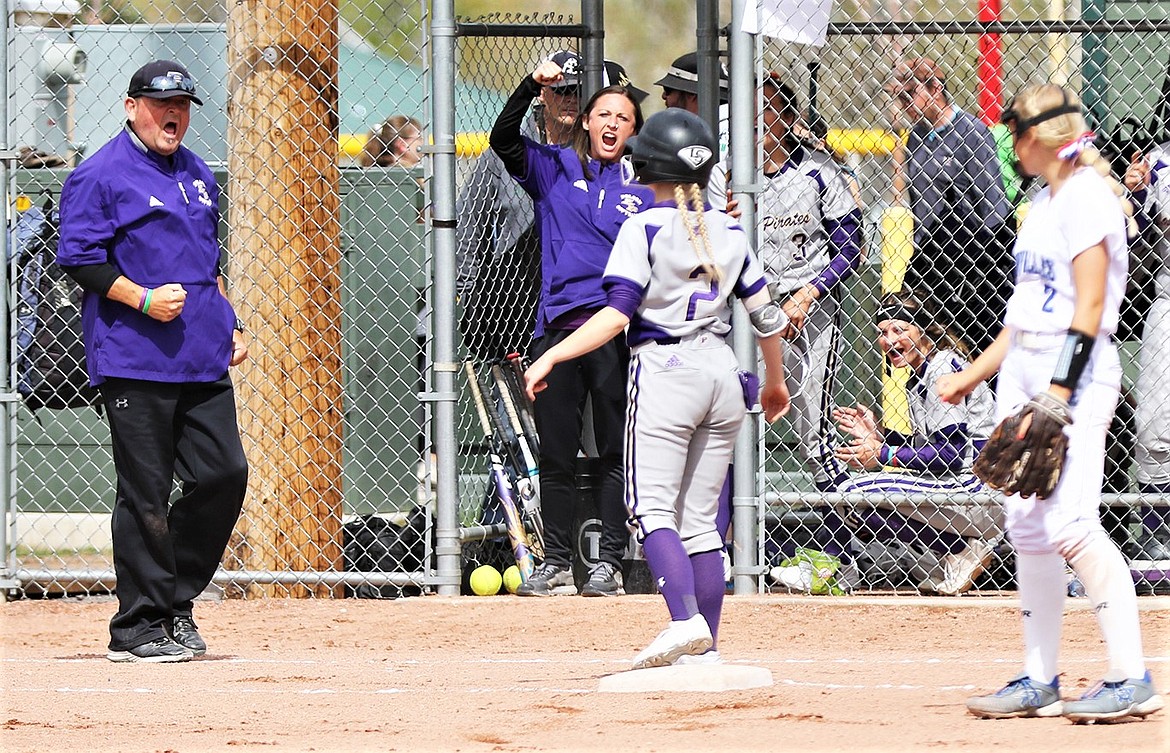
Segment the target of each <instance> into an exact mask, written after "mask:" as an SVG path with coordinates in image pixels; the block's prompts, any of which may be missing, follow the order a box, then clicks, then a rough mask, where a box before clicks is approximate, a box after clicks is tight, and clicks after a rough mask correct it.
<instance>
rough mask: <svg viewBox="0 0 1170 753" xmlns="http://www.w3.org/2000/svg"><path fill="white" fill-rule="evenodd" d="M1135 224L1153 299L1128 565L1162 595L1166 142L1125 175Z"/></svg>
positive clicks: (1168, 464) (1166, 449) (1168, 257)
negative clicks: (1143, 237)
mask: <svg viewBox="0 0 1170 753" xmlns="http://www.w3.org/2000/svg"><path fill="white" fill-rule="evenodd" d="M1125 186H1126V188H1128V189H1129V190H1130V192H1131V196H1132V199H1133V202H1134V204H1135V205H1136V206H1137V208H1138V214H1137V219H1138V223H1139V224H1140V225H1142V226H1143V227H1144V226H1146V225H1147V224H1148V223H1151V222H1152V223H1154V224H1155V225H1156V226H1157V227H1156V230H1155V232H1154V248H1153V251H1154V253H1153V255H1152V258H1151V259H1148V260H1140V261H1147V262H1148V263H1149V265H1150V266H1151V267H1152V269H1151V271H1152V274H1153V277H1154V299H1153V301H1151V303H1150V311H1149V313H1148V314H1147V316H1146V323H1145V330H1144V331H1143V333H1142V355H1141V366H1140V369H1139V371H1138V378H1137V415H1136V418H1137V448H1136V452H1135V459H1136V460H1137V480H1138V488H1139V489H1140V491H1141V492H1142V493H1143V494H1145V495H1148V496H1147V501H1146V502H1144V503H1143V504H1142V534H1141V537H1140V538H1139V539H1138V546H1139V551H1138V552H1137V554H1136V555H1135V556H1134V558H1133V561H1132V562H1131V563H1130V568H1131V569H1132V571H1133V575H1134V579H1135V581H1136V582H1137V583H1138V584H1140V585H1142V586H1143V587H1145V588H1152V589H1154V590H1155V591H1158V592H1162V591H1164V590H1166V588H1167V586H1170V504H1168V498H1170V141H1168V142H1166V143H1165V144H1162V145H1161V146H1159V147H1158V148H1157V149H1154V150H1153V151H1151V152H1150V153H1149V154H1148V155H1145V156H1144V157H1143V156H1142V155H1137V156H1136V157H1135V159H1134V161H1133V163H1132V164H1131V165H1130V166H1129V169H1128V170H1127V171H1126V173H1125Z"/></svg>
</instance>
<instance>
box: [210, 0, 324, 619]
mask: <svg viewBox="0 0 1170 753" xmlns="http://www.w3.org/2000/svg"><path fill="white" fill-rule="evenodd" d="M229 7H230V8H231V10H230V14H229V17H228V25H227V30H228V63H229V67H230V70H231V77H230V81H229V84H228V85H229V104H228V119H229V123H230V125H229V128H228V142H229V158H228V172H229V177H230V180H229V188H228V195H229V197H230V204H229V209H228V218H229V226H230V228H231V233H230V244H229V250H230V261H229V274H230V277H231V278H232V280H233V285H232V290H231V296H232V298H233V300H234V301H235V302H236V307H237V310H238V311H239V312H240V314H241V316H242V317H243V318H244V320H245V322H246V324H247V327H248V329H249V331H248V337H249V342H250V351H251V358H250V360H248V361H247V362H245V364H244V367H243V368H242V369H241V370H240V371H239V372H238V375H237V380H238V384H237V392H238V395H239V397H240V423H241V431H242V433H243V435H244V447H245V450H246V451H247V453H248V458H249V460H250V465H251V477H250V481H249V489H248V497H247V500H246V502H245V507H244V514H243V516H242V517H241V520H240V523H239V525H238V526H237V535H236V538H235V541H234V542H233V546H232V547H231V550H230V551H229V553H228V556H229V557H234V558H235V560H236V562H235V564H236V565H238V566H240V567H242V569H245V570H251V571H277V572H279V571H285V570H292V571H322V572H327V571H331V570H337V569H340V564H341V548H340V543H339V536H340V529H341V512H342V489H341V467H342V465H341V452H342V378H341V298H340V296H341V269H340V260H341V253H340V235H341V224H340V220H339V217H338V211H339V204H340V201H339V195H338V182H339V179H338V169H337V136H338V133H337V128H338V123H337V0H240V1H239V2H235V3H232V4H230V5H229ZM334 590H335V588H334V587H329V586H312V585H310V586H300V585H282V586H271V587H267V588H264V589H260V588H259V587H250V588H249V593H254V594H256V595H259V594H261V593H267V594H270V595H285V594H287V595H291V596H301V597H303V596H309V595H317V596H328V595H330V594H332V593H334Z"/></svg>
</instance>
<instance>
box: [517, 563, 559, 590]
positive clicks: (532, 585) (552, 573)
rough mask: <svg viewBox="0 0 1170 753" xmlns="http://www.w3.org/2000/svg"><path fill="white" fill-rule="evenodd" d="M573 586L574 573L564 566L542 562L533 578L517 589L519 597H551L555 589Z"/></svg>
mask: <svg viewBox="0 0 1170 753" xmlns="http://www.w3.org/2000/svg"><path fill="white" fill-rule="evenodd" d="M571 585H573V571H572V570H570V569H569V568H567V567H565V566H563V565H557V564H554V563H552V562H542V563H540V567H538V568H536V571H535V572H533V573H532V576H531V577H530V578H529V579H528V580H526V581H524V582H523V583H521V584H520V586H519V587H518V588H517V589H516V595H517V596H551V595H552V591H553V589H554V588H559V587H561V586H571Z"/></svg>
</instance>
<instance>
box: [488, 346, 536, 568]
mask: <svg viewBox="0 0 1170 753" xmlns="http://www.w3.org/2000/svg"><path fill="white" fill-rule="evenodd" d="M518 358H519V356H517V359H518ZM491 372H492V379H493V380H494V381H495V385H496V390H497V391H498V392H499V395H500V401H501V402H502V403H503V404H504V414H505V415H506V416H507V419H508V426H509V427H510V428H511V430H512V435H513V436H511V437H507V447H508V448H509V449H510V450H511V457H510V460H511V461H512V467H513V468H515V469H516V490H517V492H519V494H520V507H521V514H522V516H523V518H524V523H525V526H526V527H527V529H528V533H529V539H530V540H531V542H532V553H533V554H534V555H535V556H536V558H537V559H544V520H543V519H542V518H541V515H540V467H539V465H538V464H537V460H536V453H537V452H539V450H538V448H537V446H536V444H535V439H536V429H535V422H533V421H532V419H531V417H532V413H531V405H530V403H529V402H527V400H526V398H527V395H526V394H525V393H524V391H523V389H522V387H521V385H522V384H523V382H520V383H517V382H516V378H515V371H514V369H513V367H512V366H511V365H510V364H508V363H504V364H495V365H493V366H492V368H491ZM521 396H523V397H524V398H525V400H523V401H522V400H521ZM525 416H527V417H528V420H527V421H525ZM530 426H531V427H532V428H531V430H530V429H529V427H530Z"/></svg>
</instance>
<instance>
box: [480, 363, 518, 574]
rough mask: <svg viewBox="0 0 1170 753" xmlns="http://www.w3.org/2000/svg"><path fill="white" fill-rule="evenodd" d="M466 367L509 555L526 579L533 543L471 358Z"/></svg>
mask: <svg viewBox="0 0 1170 753" xmlns="http://www.w3.org/2000/svg"><path fill="white" fill-rule="evenodd" d="M463 365H464V368H465V370H466V371H467V383H468V387H469V388H470V389H471V398H472V401H473V402H474V403H475V410H476V412H477V413H478V414H479V423H480V425H481V426H482V427H483V433H484V437H485V438H486V439H487V441H488V448H489V449H488V470H489V473H490V476H491V480H492V484H493V485H494V486H495V488H496V498H497V499H498V500H499V502H500V508H501V509H502V510H503V512H504V522H505V525H506V526H507V529H508V542H509V543H510V544H511V545H512V556H513V557H515V558H516V567H517V568H519V570H520V577H521V579H523V580H524V581H525V582H527V580H528V578H529V576H531V575H532V571H533V569H534V568H535V561H534V559H533V555H532V545H531V543H530V541H529V539H528V533H527V532H526V531H525V530H524V521H523V519H522V518H521V517H520V510H519V509H518V508H517V506H516V497H515V495H514V494H513V488H512V480H511V479H510V478H509V477H508V471H507V470H505V468H504V458H503V451H504V442H503V440H502V439H501V437H500V432H497V431H496V430H495V429H494V428H493V422H492V419H491V417H490V416H491V415H492V414H491V413H490V412H489V411H488V407H487V405H486V404H485V403H484V399H483V390H482V389H480V386H479V378H478V376H476V373H475V366H474V365H473V364H472V363H471V361H465V362H464V364H463Z"/></svg>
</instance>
